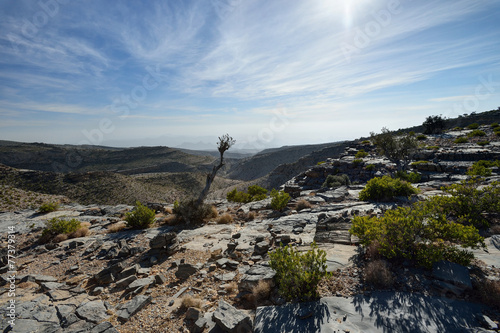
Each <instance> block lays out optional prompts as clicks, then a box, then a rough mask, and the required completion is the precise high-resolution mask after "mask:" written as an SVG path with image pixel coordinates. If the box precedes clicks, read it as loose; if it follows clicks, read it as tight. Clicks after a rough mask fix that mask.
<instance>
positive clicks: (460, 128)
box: [453, 126, 463, 131]
mask: <svg viewBox="0 0 500 333" xmlns="http://www.w3.org/2000/svg"><path fill="white" fill-rule="evenodd" d="M453 130H454V131H461V130H463V128H462V127H459V126H457V127H455V128H453Z"/></svg>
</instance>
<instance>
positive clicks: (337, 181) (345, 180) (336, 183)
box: [322, 174, 351, 187]
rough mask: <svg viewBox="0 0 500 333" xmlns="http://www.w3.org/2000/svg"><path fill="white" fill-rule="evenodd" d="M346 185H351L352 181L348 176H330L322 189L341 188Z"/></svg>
mask: <svg viewBox="0 0 500 333" xmlns="http://www.w3.org/2000/svg"><path fill="white" fill-rule="evenodd" d="M344 185H351V180H350V179H349V176H348V175H346V174H341V175H328V176H327V177H326V180H325V182H324V183H323V185H322V187H340V186H344Z"/></svg>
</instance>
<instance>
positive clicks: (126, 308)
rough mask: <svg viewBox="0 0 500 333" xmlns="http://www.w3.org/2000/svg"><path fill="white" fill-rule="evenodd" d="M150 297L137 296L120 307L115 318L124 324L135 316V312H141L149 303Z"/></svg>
mask: <svg viewBox="0 0 500 333" xmlns="http://www.w3.org/2000/svg"><path fill="white" fill-rule="evenodd" d="M151 300H152V298H151V296H146V295H137V296H135V297H134V298H132V299H131V300H130V301H129V302H127V303H125V304H124V305H122V306H121V307H120V308H119V310H118V312H117V317H118V319H120V320H121V321H122V322H126V321H128V320H129V319H130V317H132V316H133V315H135V314H136V313H137V312H139V311H141V310H142V309H143V308H144V307H145V306H146V305H148V304H149V303H151Z"/></svg>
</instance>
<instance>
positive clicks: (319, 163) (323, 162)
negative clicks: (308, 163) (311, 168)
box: [316, 161, 326, 165]
mask: <svg viewBox="0 0 500 333" xmlns="http://www.w3.org/2000/svg"><path fill="white" fill-rule="evenodd" d="M325 163H326V162H325V161H319V162H318V163H316V165H322V164H325Z"/></svg>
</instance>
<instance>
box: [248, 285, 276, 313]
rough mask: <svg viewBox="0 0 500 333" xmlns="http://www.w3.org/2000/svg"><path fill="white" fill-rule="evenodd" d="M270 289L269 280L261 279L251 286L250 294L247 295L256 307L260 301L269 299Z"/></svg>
mask: <svg viewBox="0 0 500 333" xmlns="http://www.w3.org/2000/svg"><path fill="white" fill-rule="evenodd" d="M271 289H272V287H271V282H269V281H262V280H261V281H259V283H258V284H257V285H256V286H255V287H253V289H252V294H250V295H249V297H248V300H249V301H250V302H252V303H253V304H254V305H255V307H257V306H258V305H259V304H260V303H261V302H262V301H265V300H267V299H269V296H270V295H271Z"/></svg>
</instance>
